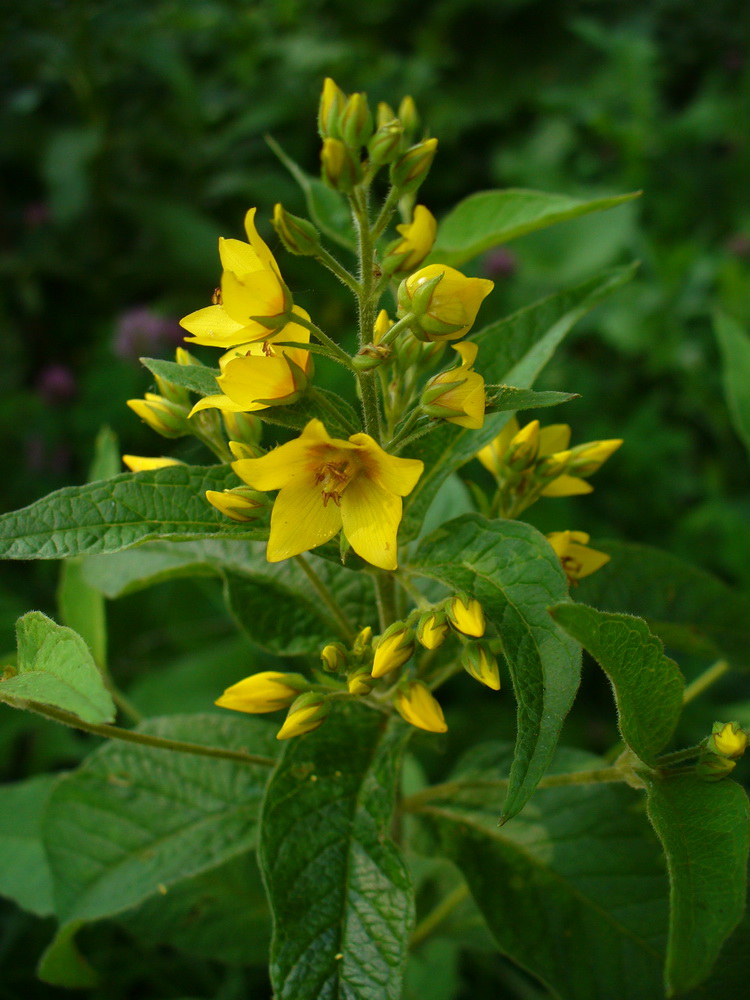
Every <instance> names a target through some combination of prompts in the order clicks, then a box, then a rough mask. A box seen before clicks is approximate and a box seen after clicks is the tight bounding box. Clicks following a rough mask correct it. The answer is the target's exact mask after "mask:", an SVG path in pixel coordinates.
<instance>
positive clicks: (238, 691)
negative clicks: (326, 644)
mask: <svg viewBox="0 0 750 1000" xmlns="http://www.w3.org/2000/svg"><path fill="white" fill-rule="evenodd" d="M309 686H310V683H309V681H308V680H307V678H306V677H303V676H302V674H285V673H281V672H279V671H277V670H263V671H261V673H259V674H252V676H250V677H245V679H244V680H241V681H239V682H238V683H237V684H233V685H232V686H231V687H229V688H227V689H226V691H225V692H224V694H223V695H222V696H221V698H217V700H216V702H215V704H216V705H218V706H219V707H220V708H232V709H234V711H235V712H251V713H254V714H258V713H261V712H276V711H277V710H278V709H280V708H288V706H289V705H291V704H292V702H293V701H294V699H295V698H296V697H297V696H298V695H299V694H300V692H302V691H306V690H307V688H308V687H309Z"/></svg>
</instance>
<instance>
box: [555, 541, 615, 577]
mask: <svg viewBox="0 0 750 1000" xmlns="http://www.w3.org/2000/svg"><path fill="white" fill-rule="evenodd" d="M547 541H548V542H549V543H550V545H551V546H552V548H553V549H554V550H555V553H556V554H557V556H558V558H559V560H560V562H561V563H562V568H563V569H564V570H565V575H566V576H567V578H568V581H569V582H570V583H573V582H574V581H577V580H582V579H583V578H584V577H585V576H590V575H591V574H592V573H596V571H597V570H598V569H601V568H602V566H604V564H605V563H608V562H609V560H610V556H608V555H607V554H606V553H604V552H597V551H596V549H590V548H589V547H588V544H589V536H588V535H587V534H586V532H585V531H553V532H551V533H550V534H549V535H547Z"/></svg>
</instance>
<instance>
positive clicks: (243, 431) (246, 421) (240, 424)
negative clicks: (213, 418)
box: [221, 410, 263, 457]
mask: <svg viewBox="0 0 750 1000" xmlns="http://www.w3.org/2000/svg"><path fill="white" fill-rule="evenodd" d="M221 419H222V421H223V422H224V427H225V428H226V432H227V434H228V435H229V437H230V438H232V440H234V441H241V442H242V443H243V444H249V445H257V444H258V442H259V441H260V438H261V434H262V433H263V421H262V420H261V419H260V417H256V416H255V414H254V413H239V412H238V413H234V412H233V411H232V410H222V411H221ZM243 457H249V456H243Z"/></svg>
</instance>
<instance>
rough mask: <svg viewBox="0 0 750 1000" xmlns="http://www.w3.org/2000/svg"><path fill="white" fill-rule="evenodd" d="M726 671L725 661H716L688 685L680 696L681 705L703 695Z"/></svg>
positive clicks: (727, 667)
mask: <svg viewBox="0 0 750 1000" xmlns="http://www.w3.org/2000/svg"><path fill="white" fill-rule="evenodd" d="M728 670H729V664H728V663H727V661H726V660H717V661H716V663H713V664H712V665H711V666H710V667H708V669H707V670H704V671H703V673H702V674H699V675H698V676H697V677H696V678H695V680H694V681H691V683H690V684H688V686H687V687H686V688H685V691H684V692H683V695H682V704H683V705H687V704H688V702H690V701H692V700H693V698H697V697H698V695H699V694H703V692H704V691H705V690H706V688H708V687H710V686H711V685H712V684H713V683H714V682H715V681H718V679H719V678H720V677H723V676H724V674H725V673H726V672H727V671H728Z"/></svg>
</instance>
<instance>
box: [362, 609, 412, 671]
mask: <svg viewBox="0 0 750 1000" xmlns="http://www.w3.org/2000/svg"><path fill="white" fill-rule="evenodd" d="M413 654H414V632H413V630H412V629H410V628H407V626H406V625H405V624H404V622H394V623H393V624H392V625H389V626H388V628H387V629H386V630H385V632H383V634H382V635H381V636H380V638H379V639H378V644H377V646H376V647H375V659H374V660H373V664H372V676H373V677H383V676H385V674H388V673H390V672H391V670H396V669H397V668H398V667H402V666H403V665H404V664H405V663H406V661H407V660H409V659H411V657H412V655H413Z"/></svg>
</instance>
